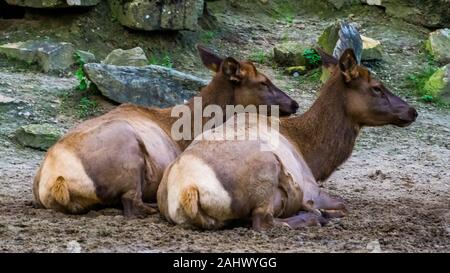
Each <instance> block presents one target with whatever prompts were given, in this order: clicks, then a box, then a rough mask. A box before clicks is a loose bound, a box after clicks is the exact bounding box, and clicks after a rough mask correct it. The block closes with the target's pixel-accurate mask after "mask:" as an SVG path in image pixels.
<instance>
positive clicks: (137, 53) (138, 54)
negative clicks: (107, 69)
mask: <svg viewBox="0 0 450 273" xmlns="http://www.w3.org/2000/svg"><path fill="white" fill-rule="evenodd" d="M103 63H104V64H112V65H118V66H146V65H148V59H147V56H145V52H144V50H143V49H142V48H140V47H135V48H132V49H128V50H123V49H120V48H119V49H114V50H113V51H112V52H111V53H109V55H108V56H107V57H106V58H105V60H104V61H103Z"/></svg>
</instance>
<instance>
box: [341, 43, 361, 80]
mask: <svg viewBox="0 0 450 273" xmlns="http://www.w3.org/2000/svg"><path fill="white" fill-rule="evenodd" d="M339 68H340V69H341V73H342V75H343V76H344V80H345V82H347V83H348V82H350V81H352V80H353V79H356V78H358V77H359V70H358V62H357V61H356V56H355V52H354V51H353V49H351V48H348V49H346V50H345V51H344V53H342V56H341V58H340V59H339Z"/></svg>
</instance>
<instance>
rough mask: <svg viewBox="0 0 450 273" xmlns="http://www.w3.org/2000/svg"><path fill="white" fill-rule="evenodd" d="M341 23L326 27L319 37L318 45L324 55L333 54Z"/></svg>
mask: <svg viewBox="0 0 450 273" xmlns="http://www.w3.org/2000/svg"><path fill="white" fill-rule="evenodd" d="M340 28H341V23H340V22H336V23H334V24H333V25H330V26H329V27H327V28H326V29H325V30H324V31H323V33H322V35H320V37H319V41H318V44H319V46H320V48H322V49H323V50H324V51H325V52H326V53H328V54H333V51H334V48H335V47H336V43H337V41H338V39H339V30H340Z"/></svg>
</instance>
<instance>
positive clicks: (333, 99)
mask: <svg viewBox="0 0 450 273" xmlns="http://www.w3.org/2000/svg"><path fill="white" fill-rule="evenodd" d="M345 88H346V86H345V84H344V83H343V81H342V80H340V79H339V77H336V76H334V77H333V78H332V79H330V80H329V81H328V83H327V84H325V85H324V86H323V88H322V89H321V91H320V96H319V97H318V98H317V100H316V101H315V102H314V103H313V105H312V106H311V108H310V109H309V110H308V111H307V112H305V113H304V114H302V115H300V116H297V117H291V118H285V119H281V124H280V130H281V133H282V134H284V135H287V137H288V138H289V139H290V140H291V142H293V143H294V144H295V146H296V147H297V149H298V150H299V151H300V152H301V154H302V155H303V157H304V159H305V160H306V163H307V164H308V166H309V167H310V169H311V171H312V173H313V174H314V177H315V178H316V180H317V181H324V180H326V179H327V178H328V177H329V176H330V175H331V174H332V173H333V172H334V170H336V168H337V167H339V166H340V165H341V164H342V163H344V162H345V161H346V160H347V159H348V158H349V157H350V155H351V153H352V151H353V148H354V145H355V140H356V137H357V136H358V133H359V130H360V126H359V125H358V124H356V123H355V122H353V121H352V120H351V119H350V118H349V117H348V116H347V115H346V111H345V105H346V98H345V93H343V92H344V91H345V90H344V89H345Z"/></svg>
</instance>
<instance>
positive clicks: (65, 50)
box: [0, 41, 75, 72]
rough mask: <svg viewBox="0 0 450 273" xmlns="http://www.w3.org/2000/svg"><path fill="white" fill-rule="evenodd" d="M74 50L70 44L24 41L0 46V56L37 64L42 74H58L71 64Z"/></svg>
mask: <svg viewBox="0 0 450 273" xmlns="http://www.w3.org/2000/svg"><path fill="white" fill-rule="evenodd" d="M74 52H75V50H74V48H73V45H72V44H70V43H54V42H48V41H26V42H17V43H10V44H4V45H1V46H0V54H3V55H6V57H8V58H11V59H17V60H21V61H24V62H26V63H28V64H33V63H37V64H38V65H39V66H40V67H41V68H42V70H43V71H44V72H59V71H62V70H65V69H67V68H69V67H70V66H71V65H72V64H73V63H74V59H73V54H74Z"/></svg>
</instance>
